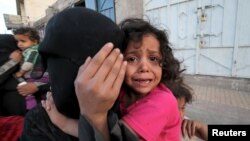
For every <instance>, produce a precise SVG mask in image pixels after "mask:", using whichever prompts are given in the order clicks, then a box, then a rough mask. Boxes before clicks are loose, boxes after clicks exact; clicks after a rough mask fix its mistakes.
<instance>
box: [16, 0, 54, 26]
mask: <svg viewBox="0 0 250 141" xmlns="http://www.w3.org/2000/svg"><path fill="white" fill-rule="evenodd" d="M55 2H56V0H42V1H41V0H24V3H23V8H24V9H25V10H24V9H21V10H22V11H24V12H22V16H28V21H29V22H34V21H37V20H38V19H40V18H42V17H44V16H45V15H46V13H45V9H47V8H48V7H49V6H50V5H52V4H53V3H55Z"/></svg>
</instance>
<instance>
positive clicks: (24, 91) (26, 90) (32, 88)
mask: <svg viewBox="0 0 250 141" xmlns="http://www.w3.org/2000/svg"><path fill="white" fill-rule="evenodd" d="M17 91H18V93H19V94H20V95H22V96H27V95H30V94H34V93H35V92H37V91H38V87H37V86H36V84H35V83H32V82H29V83H27V84H24V85H21V86H17Z"/></svg>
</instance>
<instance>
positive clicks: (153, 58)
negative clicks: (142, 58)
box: [149, 56, 160, 62]
mask: <svg viewBox="0 0 250 141" xmlns="http://www.w3.org/2000/svg"><path fill="white" fill-rule="evenodd" d="M149 60H150V61H152V62H160V58H159V57H155V56H152V57H149Z"/></svg>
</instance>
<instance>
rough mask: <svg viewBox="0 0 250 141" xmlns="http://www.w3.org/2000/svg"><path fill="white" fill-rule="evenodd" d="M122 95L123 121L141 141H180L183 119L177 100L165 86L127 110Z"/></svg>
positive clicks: (153, 91) (156, 89) (157, 88)
mask: <svg viewBox="0 0 250 141" xmlns="http://www.w3.org/2000/svg"><path fill="white" fill-rule="evenodd" d="M124 94H125V93H124V92H122V93H121V96H120V100H121V105H120V108H121V112H122V120H123V121H124V122H125V123H126V124H128V125H129V127H130V128H132V129H133V131H134V132H136V133H137V135H138V136H139V138H140V139H141V140H147V141H180V137H181V118H180V113H179V110H178V105H177V100H176V98H175V97H174V95H173V94H172V92H171V91H170V90H169V89H168V88H167V87H166V86H165V85H163V84H160V85H159V86H158V87H156V88H155V89H154V90H152V91H151V92H150V93H149V94H148V95H147V96H145V97H144V98H142V99H140V100H138V101H136V102H135V103H134V104H132V105H130V106H129V107H128V108H126V109H125V107H124V105H123V96H124Z"/></svg>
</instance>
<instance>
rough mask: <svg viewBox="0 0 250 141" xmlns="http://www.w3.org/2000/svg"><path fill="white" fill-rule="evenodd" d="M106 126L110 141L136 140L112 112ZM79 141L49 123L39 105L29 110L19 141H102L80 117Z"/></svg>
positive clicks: (94, 130) (97, 132) (97, 133)
mask: <svg viewBox="0 0 250 141" xmlns="http://www.w3.org/2000/svg"><path fill="white" fill-rule="evenodd" d="M108 121H109V123H108V126H109V132H110V137H111V140H112V141H137V140H138V138H137V137H136V136H135V135H134V134H132V133H131V132H130V131H129V130H128V129H127V128H126V127H125V126H124V125H123V124H122V123H121V122H119V119H118V116H117V114H116V113H114V112H112V111H111V112H110V113H109V116H108ZM78 132H79V139H78V138H75V137H72V136H70V135H67V134H65V133H64V132H63V131H61V130H60V129H58V128H57V127H56V126H55V125H53V123H52V122H51V121H50V119H49V117H48V115H47V113H46V111H45V110H44V109H43V107H42V106H41V105H38V106H37V107H35V108H33V109H32V110H30V111H29V112H28V113H27V114H26V116H25V121H24V129H23V133H22V135H21V138H20V139H21V141H77V140H80V141H104V139H103V137H102V135H101V134H100V133H99V131H98V130H97V129H95V128H93V127H92V126H91V125H90V123H89V122H88V121H87V120H86V119H85V118H84V116H80V119H79V129H78Z"/></svg>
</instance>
